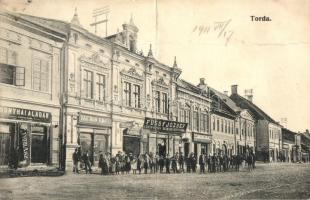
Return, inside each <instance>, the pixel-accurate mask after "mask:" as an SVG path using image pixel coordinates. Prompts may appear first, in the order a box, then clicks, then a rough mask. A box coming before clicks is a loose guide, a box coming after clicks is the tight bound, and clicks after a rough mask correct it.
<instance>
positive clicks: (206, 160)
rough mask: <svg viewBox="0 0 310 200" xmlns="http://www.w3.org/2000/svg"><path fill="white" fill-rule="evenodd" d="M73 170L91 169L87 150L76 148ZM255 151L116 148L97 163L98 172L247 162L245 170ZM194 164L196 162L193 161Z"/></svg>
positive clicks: (228, 167)
mask: <svg viewBox="0 0 310 200" xmlns="http://www.w3.org/2000/svg"><path fill="white" fill-rule="evenodd" d="M72 160H73V172H75V173H79V168H80V169H81V170H85V172H86V173H92V166H91V162H90V158H89V154H88V152H87V151H86V152H84V153H83V154H82V155H80V153H79V151H78V149H76V150H75V152H74V153H73V156H72ZM255 160H256V159H255V154H254V153H253V152H250V153H248V154H247V155H239V154H238V155H232V156H228V155H222V154H213V155H211V154H210V155H206V154H205V153H202V154H201V155H200V156H199V157H198V159H197V158H196V156H195V154H194V153H190V154H189V155H188V156H187V157H185V156H184V155H183V153H182V152H181V153H176V154H175V155H173V156H171V157H170V156H168V154H166V155H159V154H154V153H152V152H151V153H149V154H148V153H145V154H139V155H133V154H132V153H129V154H126V153H123V152H118V153H117V154H116V155H115V156H111V154H110V153H105V154H100V156H99V164H98V167H99V168H100V169H101V174H102V175H109V174H130V173H132V174H141V173H144V174H147V173H168V174H169V173H185V172H187V173H195V172H197V171H198V169H197V167H198V165H199V172H200V173H205V172H206V171H208V172H209V173H215V172H227V171H239V168H240V165H243V166H245V165H247V168H248V170H249V171H251V170H253V169H254V168H255ZM197 164H198V165H197Z"/></svg>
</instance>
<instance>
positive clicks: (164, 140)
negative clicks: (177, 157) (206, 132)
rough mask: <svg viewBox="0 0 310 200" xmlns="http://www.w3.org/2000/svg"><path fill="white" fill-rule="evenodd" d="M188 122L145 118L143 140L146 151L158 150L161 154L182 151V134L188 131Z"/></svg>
mask: <svg viewBox="0 0 310 200" xmlns="http://www.w3.org/2000/svg"><path fill="white" fill-rule="evenodd" d="M186 128H187V123H182V122H176V121H169V120H162V119H154V118H145V120H144V126H143V131H142V138H143V139H142V140H143V141H144V145H143V146H146V148H143V151H145V152H148V153H150V152H152V153H155V152H157V153H158V154H159V155H160V156H164V155H169V156H172V155H174V154H175V153H177V152H179V151H180V148H181V145H182V134H183V133H185V132H186ZM145 142H146V143H145Z"/></svg>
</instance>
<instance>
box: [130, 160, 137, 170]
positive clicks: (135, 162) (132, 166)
mask: <svg viewBox="0 0 310 200" xmlns="http://www.w3.org/2000/svg"><path fill="white" fill-rule="evenodd" d="M131 169H132V173H133V174H136V173H137V157H136V156H134V157H133V160H132V161H131Z"/></svg>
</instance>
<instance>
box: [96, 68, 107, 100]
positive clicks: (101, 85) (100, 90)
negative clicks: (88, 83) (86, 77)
mask: <svg viewBox="0 0 310 200" xmlns="http://www.w3.org/2000/svg"><path fill="white" fill-rule="evenodd" d="M96 85H97V94H96V96H97V100H98V101H104V100H105V95H106V94H105V88H106V79H105V75H102V74H97V84H96Z"/></svg>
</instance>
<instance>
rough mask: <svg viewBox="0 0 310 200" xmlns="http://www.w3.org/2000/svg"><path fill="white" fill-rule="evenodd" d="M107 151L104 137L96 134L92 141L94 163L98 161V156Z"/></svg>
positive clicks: (106, 141) (106, 142)
mask: <svg viewBox="0 0 310 200" xmlns="http://www.w3.org/2000/svg"><path fill="white" fill-rule="evenodd" d="M107 150H108V140H107V136H106V135H100V134H96V135H95V139H94V161H95V162H98V161H99V156H100V154H103V155H104V154H105V153H106V152H107Z"/></svg>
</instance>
